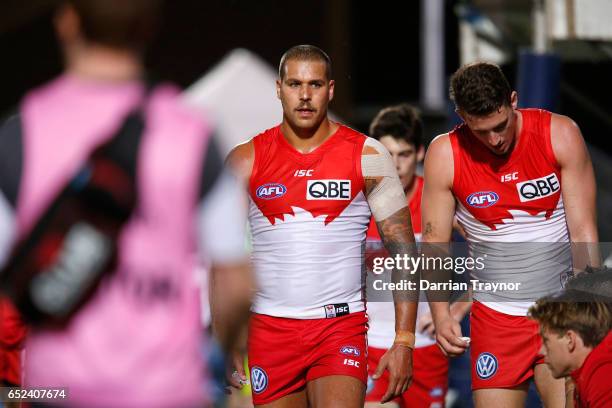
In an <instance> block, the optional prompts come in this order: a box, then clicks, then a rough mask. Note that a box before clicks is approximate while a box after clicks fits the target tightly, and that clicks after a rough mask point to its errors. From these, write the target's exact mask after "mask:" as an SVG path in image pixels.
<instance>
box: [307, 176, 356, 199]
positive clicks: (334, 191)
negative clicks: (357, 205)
mask: <svg viewBox="0 0 612 408" xmlns="http://www.w3.org/2000/svg"><path fill="white" fill-rule="evenodd" d="M306 199H307V200H350V199H351V180H308V184H307V185H306Z"/></svg>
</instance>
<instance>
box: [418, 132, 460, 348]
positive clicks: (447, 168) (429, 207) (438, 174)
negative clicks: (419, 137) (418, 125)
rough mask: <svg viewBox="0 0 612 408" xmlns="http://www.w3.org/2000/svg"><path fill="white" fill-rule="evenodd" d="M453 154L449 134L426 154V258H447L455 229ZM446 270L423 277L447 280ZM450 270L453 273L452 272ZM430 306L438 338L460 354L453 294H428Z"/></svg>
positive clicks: (423, 205) (423, 211)
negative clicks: (451, 308) (452, 314)
mask: <svg viewBox="0 0 612 408" xmlns="http://www.w3.org/2000/svg"><path fill="white" fill-rule="evenodd" d="M453 173H454V168H453V153H452V148H451V144H450V139H449V136H448V135H441V136H439V137H437V138H436V139H435V140H434V141H433V142H432V143H431V145H430V146H429V149H428V151H427V155H426V156H425V174H424V178H425V184H424V186H423V199H422V200H423V201H422V204H421V212H422V217H423V235H422V239H423V254H424V255H425V256H426V257H440V256H442V257H444V256H446V255H447V254H448V252H449V248H448V243H449V242H450V239H451V234H452V231H453V219H454V216H455V197H454V196H453V193H452V190H451V189H452V185H453V177H454V174H453ZM446 273H447V272H445V271H428V270H424V271H423V276H422V277H423V279H427V280H430V281H441V282H446V281H448V280H449V279H452V276H450V275H445V274H446ZM448 273H450V272H448ZM427 296H428V300H429V305H430V308H431V313H432V316H433V320H434V325H435V327H436V339H437V341H438V345H439V346H440V348H441V349H442V350H443V351H444V352H445V353H446V354H448V355H458V354H461V353H463V352H464V351H465V348H466V347H467V345H466V344H465V343H464V342H463V341H461V340H458V339H457V337H460V336H461V329H460V328H459V324H458V323H457V322H456V321H455V320H454V319H453V318H452V316H451V313H450V307H449V297H450V293H442V292H441V291H434V292H433V293H428V294H427Z"/></svg>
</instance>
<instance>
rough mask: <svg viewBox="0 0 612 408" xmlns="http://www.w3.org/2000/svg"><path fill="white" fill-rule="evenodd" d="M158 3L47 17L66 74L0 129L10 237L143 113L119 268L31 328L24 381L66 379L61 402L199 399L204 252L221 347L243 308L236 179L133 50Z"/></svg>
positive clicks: (83, 3) (175, 95)
mask: <svg viewBox="0 0 612 408" xmlns="http://www.w3.org/2000/svg"><path fill="white" fill-rule="evenodd" d="M159 7H160V2H159V1H154V0H130V1H123V0H70V1H66V2H65V3H64V4H63V5H62V6H61V7H60V8H59V9H58V11H57V14H56V16H55V26H56V29H57V34H58V37H59V40H60V42H61V45H62V48H63V51H64V55H65V63H66V69H65V72H64V74H63V75H62V76H61V77H59V78H57V79H55V80H53V81H52V82H50V83H49V84H46V85H44V86H42V87H41V88H39V89H36V90H34V91H31V92H29V93H28V94H27V95H26V96H25V98H24V99H23V101H22V103H21V104H20V106H19V114H20V115H19V116H18V117H13V118H11V119H9V120H8V122H6V124H5V125H4V127H3V129H2V132H3V138H4V139H3V140H10V141H11V143H8V142H7V143H3V144H1V145H0V149H3V150H4V151H3V152H2V155H3V157H11V158H12V159H11V160H10V161H8V162H7V161H4V162H3V165H4V166H5V171H4V172H3V173H2V174H1V175H0V176H1V177H2V178H3V180H2V186H3V189H2V194H3V195H4V196H5V197H4V198H5V201H6V202H8V203H11V204H12V205H10V206H6V208H3V210H5V211H3V213H2V216H3V219H2V224H1V225H3V226H5V228H4V229H3V230H2V231H1V233H2V235H3V239H2V242H6V243H7V245H10V244H11V242H15V239H12V238H13V237H15V238H20V237H22V236H23V235H25V234H27V233H28V231H29V230H30V229H31V228H32V227H33V226H34V225H36V223H37V221H38V218H39V217H40V216H41V214H42V213H44V212H45V211H46V209H47V208H48V207H49V206H50V205H52V204H53V203H52V202H51V201H52V200H53V199H54V197H56V195H57V192H58V190H61V189H62V188H63V186H64V185H66V184H67V182H68V181H69V180H70V179H71V177H73V175H74V174H75V172H76V171H77V170H78V169H79V168H80V166H82V165H83V162H84V161H85V160H88V157H90V154H91V152H92V151H93V150H94V149H96V148H98V146H100V145H101V144H103V143H104V142H106V141H107V140H108V139H110V138H111V137H112V136H114V134H115V133H117V132H118V129H119V128H121V127H122V126H124V125H125V124H124V122H126V120H128V119H126V118H127V117H130V116H131V115H132V113H133V112H135V111H138V112H140V115H141V116H142V124H143V129H142V132H141V133H142V137H141V138H140V139H139V145H138V150H137V155H136V156H137V160H136V161H135V167H136V168H135V174H136V176H135V178H136V187H137V201H136V203H135V205H134V211H133V212H132V213H131V217H130V218H129V219H128V220H127V222H126V223H125V225H124V226H123V228H122V229H121V230H120V233H119V235H118V239H117V247H118V250H117V252H118V259H117V264H116V267H115V268H114V270H113V271H112V273H111V274H108V275H107V276H105V277H104V278H103V279H102V281H101V282H100V284H99V286H98V287H97V289H96V290H95V291H94V293H93V294H92V295H91V297H90V298H89V299H87V301H86V302H85V303H84V304H83V305H82V306H81V307H80V308H79V309H78V310H77V311H76V313H75V314H74V315H73V316H72V317H71V318H70V319H69V320H68V322H67V323H66V324H65V325H64V326H63V327H59V328H50V327H46V326H35V327H33V328H32V329H31V331H30V333H29V335H28V339H27V343H26V359H25V385H26V386H28V387H66V388H67V389H68V391H67V392H68V398H67V399H66V400H61V401H59V400H58V401H57V404H59V405H62V406H82V407H193V406H202V405H205V404H207V403H208V402H207V396H206V386H205V376H206V369H205V367H204V365H205V364H204V360H203V356H202V355H201V346H202V340H203V339H202V334H203V331H202V328H201V320H200V301H199V299H200V297H199V286H198V284H197V279H196V277H195V276H194V271H195V269H196V268H195V265H196V264H197V263H198V262H206V263H210V264H211V268H210V271H211V274H212V286H211V287H212V294H211V295H212V299H213V300H214V309H215V316H216V317H217V318H218V319H217V320H216V321H215V322H214V327H215V330H216V332H217V336H218V337H219V340H220V342H221V344H222V345H224V346H225V347H226V348H227V347H229V345H230V343H231V342H232V338H233V337H234V336H235V332H236V331H237V329H238V327H239V326H240V325H241V324H242V323H243V322H244V321H245V316H246V314H247V311H248V307H249V293H250V285H251V280H250V274H249V269H248V267H247V263H246V254H245V250H244V225H245V217H244V212H245V208H244V203H245V201H244V200H243V199H242V197H243V194H242V192H241V188H240V187H239V185H238V182H237V181H236V180H235V179H234V178H233V177H232V176H231V174H230V172H229V171H228V170H225V169H224V168H223V160H222V157H221V156H220V155H219V152H218V151H217V149H216V147H215V146H216V145H215V142H214V140H213V130H212V128H211V126H210V125H209V124H207V123H205V122H203V121H202V120H201V119H200V118H198V116H197V115H195V114H192V113H191V112H190V111H189V110H187V109H186V108H184V107H183V106H182V105H181V102H180V98H179V91H178V89H176V88H175V87H173V86H171V85H159V86H154V87H151V86H149V85H148V84H146V83H145V78H144V74H145V73H144V67H143V62H142V52H143V50H144V49H145V47H146V45H147V43H148V42H149V40H150V38H151V36H152V34H153V32H154V27H155V25H156V18H157V15H158V13H159ZM6 149H12V150H11V151H6ZM9 166H10V168H8V169H7V167H9ZM106 176H107V177H106V178H105V181H106V182H107V183H108V184H113V183H116V184H121V183H124V181H125V180H121V179H117V177H116V175H115V174H114V173H112V172H111V173H107V174H106ZM6 186H9V188H4V187H6ZM11 194H12V196H11ZM16 197H18V199H16ZM11 198H12V200H11ZM6 226H11V227H6ZM78 243H80V244H82V245H87V242H85V241H82V240H81V241H79V242H78ZM3 249H4V250H7V249H8V248H3ZM93 255H97V254H95V253H93V254H92V256H93ZM64 266H66V267H67V268H68V266H69V265H64ZM217 291H219V293H217Z"/></svg>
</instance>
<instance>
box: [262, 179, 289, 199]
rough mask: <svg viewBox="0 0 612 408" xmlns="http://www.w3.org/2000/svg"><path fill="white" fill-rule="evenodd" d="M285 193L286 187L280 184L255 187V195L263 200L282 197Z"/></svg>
mask: <svg viewBox="0 0 612 408" xmlns="http://www.w3.org/2000/svg"><path fill="white" fill-rule="evenodd" d="M286 192H287V187H285V186H284V185H282V184H280V183H268V184H264V185H263V186H259V187H257V191H255V194H256V195H257V197H258V198H262V199H264V200H272V199H274V198H278V197H282V196H284V195H285V193H286Z"/></svg>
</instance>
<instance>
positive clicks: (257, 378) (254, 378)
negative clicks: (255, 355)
mask: <svg viewBox="0 0 612 408" xmlns="http://www.w3.org/2000/svg"><path fill="white" fill-rule="evenodd" d="M251 386H252V387H253V392H254V393H255V394H260V393H262V392H264V391H265V390H266V388H268V375H267V374H266V372H265V371H264V370H263V369H261V368H259V367H253V368H251Z"/></svg>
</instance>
